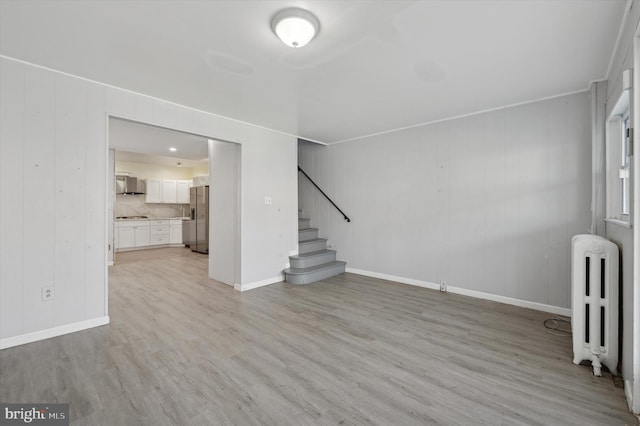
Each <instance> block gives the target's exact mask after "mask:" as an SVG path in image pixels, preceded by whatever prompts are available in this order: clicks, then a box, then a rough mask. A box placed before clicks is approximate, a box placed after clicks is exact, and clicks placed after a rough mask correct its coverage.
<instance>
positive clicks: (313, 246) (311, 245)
mask: <svg viewBox="0 0 640 426" xmlns="http://www.w3.org/2000/svg"><path fill="white" fill-rule="evenodd" d="M326 248H327V241H326V240H319V241H313V242H308V243H304V244H298V253H300V254H305V253H311V252H312V251H320V250H325V249H326Z"/></svg>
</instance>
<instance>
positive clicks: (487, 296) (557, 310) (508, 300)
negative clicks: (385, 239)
mask: <svg viewBox="0 0 640 426" xmlns="http://www.w3.org/2000/svg"><path fill="white" fill-rule="evenodd" d="M346 272H350V273H352V274H357V275H364V276H367V277H372V278H380V279H382V280H388V281H395V282H398V283H401V284H409V285H413V286H417V287H424V288H428V289H431V290H438V291H440V284H436V283H432V282H428V281H420V280H415V279H412V278H404V277H398V276H395V275H387V274H381V273H378V272H370V271H365V270H362V269H354V268H346ZM447 293H454V294H460V295H462V296H469V297H475V298H476V299H484V300H491V301H493V302H500V303H505V304H507V305H514V306H520V307H522V308H529V309H535V310H537V311H542V312H549V313H552V314H556V315H563V316H566V317H570V316H571V309H569V308H562V307H560V306H553V305H547V304H544V303H538V302H530V301H528V300H521V299H514V298H512V297H506V296H499V295H497V294H491V293H483V292H481V291H475V290H468V289H466V288H462V287H452V286H449V285H447Z"/></svg>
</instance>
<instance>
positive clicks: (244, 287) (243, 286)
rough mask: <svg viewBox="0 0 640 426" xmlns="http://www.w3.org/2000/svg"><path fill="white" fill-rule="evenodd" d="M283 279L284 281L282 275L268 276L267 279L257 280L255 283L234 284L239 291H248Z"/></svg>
mask: <svg viewBox="0 0 640 426" xmlns="http://www.w3.org/2000/svg"><path fill="white" fill-rule="evenodd" d="M282 281H284V277H283V276H282V275H279V276H277V277H273V278H267V279H266V280H261V281H256V282H253V283H247V284H234V286H233V288H235V289H236V290H238V291H247V290H253V289H254V288H259V287H264V286H266V285H269V284H275V283H280V282H282Z"/></svg>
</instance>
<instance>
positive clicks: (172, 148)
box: [169, 147, 177, 152]
mask: <svg viewBox="0 0 640 426" xmlns="http://www.w3.org/2000/svg"><path fill="white" fill-rule="evenodd" d="M169 151H171V152H176V151H177V149H175V148H174V147H171V148H169Z"/></svg>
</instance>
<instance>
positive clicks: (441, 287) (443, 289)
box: [440, 281, 447, 292]
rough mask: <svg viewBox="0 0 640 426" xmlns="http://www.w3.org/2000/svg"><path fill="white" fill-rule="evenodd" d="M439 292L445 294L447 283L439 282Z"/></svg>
mask: <svg viewBox="0 0 640 426" xmlns="http://www.w3.org/2000/svg"><path fill="white" fill-rule="evenodd" d="M440 291H442V292H446V291H447V283H446V282H444V281H440Z"/></svg>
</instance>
